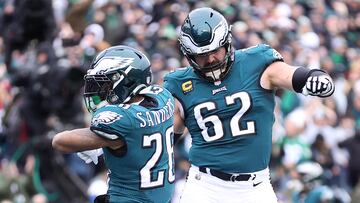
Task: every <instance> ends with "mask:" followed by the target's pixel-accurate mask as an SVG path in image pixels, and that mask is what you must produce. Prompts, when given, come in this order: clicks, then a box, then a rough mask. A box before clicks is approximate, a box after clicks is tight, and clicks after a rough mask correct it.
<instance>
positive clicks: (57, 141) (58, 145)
mask: <svg viewBox="0 0 360 203" xmlns="http://www.w3.org/2000/svg"><path fill="white" fill-rule="evenodd" d="M123 145H124V143H123V142H122V141H121V140H119V139H118V140H107V139H104V138H101V137H99V136H98V135H96V134H95V133H93V132H92V131H91V130H90V129H89V128H80V129H75V130H68V131H64V132H61V133H58V134H56V135H55V137H54V138H53V141H52V146H53V147H54V148H55V149H57V150H59V151H62V152H65V153H73V152H78V151H85V150H91V149H98V148H102V147H110V148H112V149H117V148H120V147H122V146H123Z"/></svg>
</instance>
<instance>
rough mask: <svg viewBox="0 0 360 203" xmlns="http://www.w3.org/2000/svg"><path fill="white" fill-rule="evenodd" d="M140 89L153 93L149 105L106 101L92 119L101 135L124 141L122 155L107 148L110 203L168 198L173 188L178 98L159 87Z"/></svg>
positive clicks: (92, 124)
mask: <svg viewBox="0 0 360 203" xmlns="http://www.w3.org/2000/svg"><path fill="white" fill-rule="evenodd" d="M142 94H144V95H146V96H148V97H151V98H153V100H154V101H153V102H150V104H151V105H149V104H148V105H144V104H143V103H144V102H142V103H141V104H140V105H138V104H130V105H128V104H126V105H123V104H122V105H107V106H104V107H102V108H100V109H98V110H97V111H96V113H95V114H94V116H93V119H92V121H91V127H90V129H91V130H92V131H93V132H95V133H96V134H97V135H99V136H101V137H104V138H106V139H111V140H114V139H122V140H123V141H124V142H125V144H126V147H125V149H126V150H125V152H124V154H123V155H120V156H119V155H114V153H113V152H111V150H110V149H109V148H103V151H104V159H105V164H106V166H107V168H108V173H109V183H108V184H109V189H108V194H109V195H110V202H142V203H145V202H146V203H147V202H156V203H157V202H160V203H161V202H164V203H165V202H166V203H167V202H169V201H170V200H171V196H172V193H173V190H174V184H173V182H174V180H175V175H174V160H173V120H174V117H173V115H174V105H175V104H174V98H173V97H172V95H171V94H170V93H169V92H168V91H167V90H166V89H164V88H162V87H159V86H150V87H148V88H146V89H145V90H143V91H142ZM148 103H149V102H148ZM146 106H148V107H146ZM149 106H152V107H149ZM154 106H155V107H154Z"/></svg>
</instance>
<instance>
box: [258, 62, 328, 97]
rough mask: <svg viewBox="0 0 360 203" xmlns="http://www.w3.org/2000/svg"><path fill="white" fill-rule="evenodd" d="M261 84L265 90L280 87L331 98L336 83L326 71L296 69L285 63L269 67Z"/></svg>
mask: <svg viewBox="0 0 360 203" xmlns="http://www.w3.org/2000/svg"><path fill="white" fill-rule="evenodd" d="M260 84H261V86H262V87H263V88H265V89H275V88H277V87H280V88H286V89H290V90H294V91H295V92H298V93H302V94H304V95H311V96H318V97H329V96H331V95H332V94H333V93H334V91H335V85H334V82H333V81H332V79H331V77H330V76H329V75H328V74H327V73H326V72H325V71H323V70H321V69H312V70H310V69H308V68H304V67H294V66H290V65H288V64H286V63H284V62H275V63H272V64H271V65H269V66H268V67H267V68H266V69H265V71H264V73H263V75H262V76H261V79H260Z"/></svg>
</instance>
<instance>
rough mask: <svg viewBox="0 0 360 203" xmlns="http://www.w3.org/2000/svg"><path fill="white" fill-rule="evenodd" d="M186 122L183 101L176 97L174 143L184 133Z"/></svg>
mask: <svg viewBox="0 0 360 203" xmlns="http://www.w3.org/2000/svg"><path fill="white" fill-rule="evenodd" d="M184 129H185V124H184V113H183V110H182V106H181V103H180V102H179V101H178V100H177V99H175V109H174V143H176V142H177V141H178V140H179V139H180V137H181V135H182V134H183V133H184Z"/></svg>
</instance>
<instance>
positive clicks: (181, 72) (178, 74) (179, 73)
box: [164, 67, 192, 80]
mask: <svg viewBox="0 0 360 203" xmlns="http://www.w3.org/2000/svg"><path fill="white" fill-rule="evenodd" d="M190 71H192V68H191V67H185V68H179V69H177V70H175V71H173V72H169V73H168V74H166V75H165V77H164V80H167V79H170V78H172V79H181V78H184V77H186V76H187V74H188V73H189V72H190Z"/></svg>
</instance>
